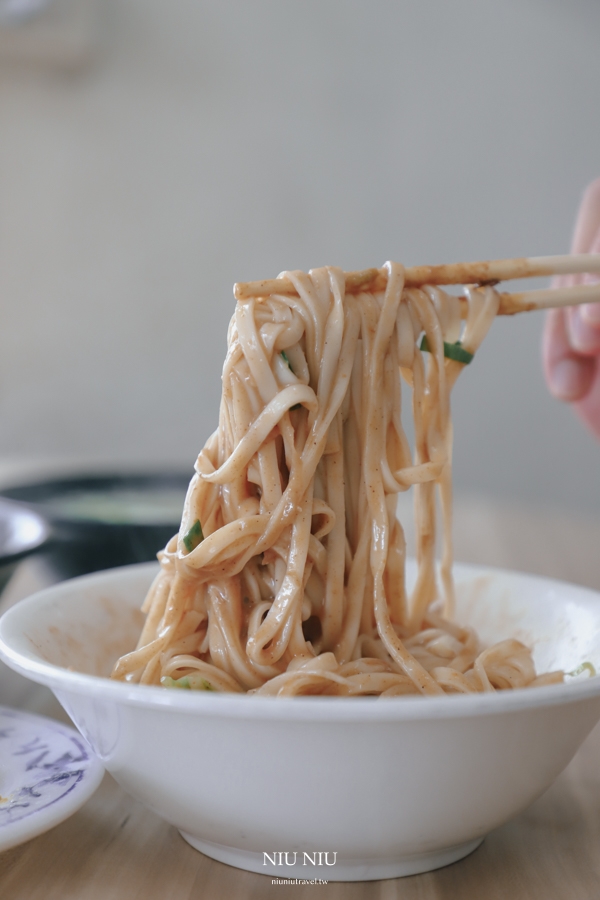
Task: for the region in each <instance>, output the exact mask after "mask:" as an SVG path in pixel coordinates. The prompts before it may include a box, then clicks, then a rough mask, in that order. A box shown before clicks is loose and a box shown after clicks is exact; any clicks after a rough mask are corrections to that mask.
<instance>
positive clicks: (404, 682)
mask: <svg viewBox="0 0 600 900" xmlns="http://www.w3.org/2000/svg"><path fill="white" fill-rule="evenodd" d="M387 273H388V280H387V287H386V289H385V291H378V292H368V291H364V292H362V293H357V294H352V293H347V294H346V292H345V282H344V275H343V273H342V272H341V271H340V270H339V269H335V268H322V269H316V270H313V271H311V272H310V273H309V274H304V273H301V272H291V273H286V277H287V278H289V279H290V280H291V281H292V283H293V285H294V287H295V289H296V291H297V293H298V296H297V297H290V296H286V295H283V294H271V295H269V296H266V297H261V298H258V299H248V300H244V301H239V302H238V305H237V309H236V312H235V314H234V316H233V319H232V321H231V324H230V327H229V333H228V352H227V357H226V360H225V365H224V369H223V395H222V401H221V411H220V417H219V427H218V429H217V431H216V432H215V433H214V434H213V435H212V436H211V437H210V438H209V439H208V441H207V443H206V445H205V447H204V449H203V450H202V451H201V453H200V455H199V457H198V460H197V462H196V474H195V475H194V477H193V478H192V481H191V483H190V486H189V489H188V493H187V497H186V501H185V507H184V513H183V519H182V523H181V529H180V532H179V535H178V536H175V537H173V538H172V539H171V541H169V543H168V544H167V547H166V548H165V550H164V551H163V552H162V553H161V554H159V558H160V562H161V568H160V572H159V574H158V576H157V577H156V579H155V581H154V583H153V585H152V587H151V589H150V591H149V593H148V596H147V598H146V600H145V602H144V606H143V609H144V611H145V612H146V613H147V619H146V624H145V627H144V629H143V632H142V635H141V637H140V640H139V643H138V646H137V648H136V649H135V650H134V651H133V652H131V653H128V654H127V655H125V656H123V657H121V659H120V660H119V661H118V662H117V664H116V666H115V669H114V672H113V678H116V679H121V680H127V681H133V682H139V683H142V684H160V683H163V684H166V685H171V686H179V687H191V688H197V689H204V690H214V691H238V692H239V691H249V692H254V693H258V694H269V695H279V696H282V695H297V694H334V695H348V696H350V695H352V696H356V695H365V694H375V695H381V696H383V697H387V696H396V695H400V694H415V693H422V694H441V693H444V692H450V693H457V692H458V693H472V692H477V691H494V690H503V689H507V688H517V687H524V686H527V685H531V684H536V683H537V681H536V674H535V670H534V666H533V662H532V659H531V654H530V651H529V650H528V649H527V648H526V647H525V646H524V645H523V644H521V643H519V642H518V641H515V640H509V641H502V642H501V643H498V644H496V645H494V646H492V647H490V648H487V649H482V648H481V647H480V646H479V642H478V639H477V636H476V635H475V633H474V632H473V630H472V629H470V628H462V627H460V626H458V625H456V624H455V623H454V622H453V621H452V616H453V609H454V587H453V580H452V541H451V505H452V485H451V465H452V426H451V419H450V392H451V389H452V387H453V385H454V383H455V381H456V379H457V377H458V375H459V374H460V371H461V369H462V368H464V362H461V361H459V360H458V359H457V358H448V355H449V354H448V352H447V348H448V346H449V345H453V346H454V347H455V348H456V347H460V348H462V350H461V352H462V353H463V355H464V357H465V359H466V360H468V358H469V354H473V353H475V351H476V350H477V348H478V347H479V345H480V344H481V342H482V341H483V339H484V337H485V335H486V333H487V331H488V329H489V327H490V325H491V323H492V321H493V319H494V317H495V315H496V312H497V309H498V303H499V298H498V294H497V293H496V291H495V290H494V289H493V288H492V287H473V288H467V289H466V294H467V301H468V302H467V305H468V311H467V317H466V323H465V326H464V331H463V333H462V337H461V330H462V323H461V308H460V302H459V299H458V298H457V297H453V296H450V295H448V294H446V293H444V292H443V291H442V290H441V289H439V288H434V287H423V288H404V270H403V268H402V266H400V265H398V264H396V263H388V264H387ZM421 335H424V340H423V341H421V342H420V341H419V339H420V337H421ZM455 355H456V354H455ZM450 356H452V354H450ZM402 380H404V381H405V382H406V383H407V384H408V385H409V386H410V387H411V388H412V413H413V420H414V435H415V437H414V453H413V452H411V449H410V446H409V442H408V440H407V437H406V435H405V432H404V429H403V426H402V421H401V406H402V384H401V382H402ZM410 487H414V494H415V527H416V542H417V543H416V557H417V578H416V582H415V585H414V588H413V589H412V591H411V592H410V594H408V593H407V590H406V584H405V555H406V544H405V538H404V531H403V529H402V526H401V524H400V522H399V521H398V520H397V518H396V500H397V494H398V493H399V492H401V491H405V490H407V489H409V488H410ZM438 500H439V507H440V512H441V526H442V527H441V532H442V540H443V549H442V558H441V565H440V571H439V578H438V576H437V574H436V558H435V557H436V534H437V527H438V521H437V520H438V509H437V507H438ZM562 679H563V676H562V673H550V674H549V675H545V676H542V677H541V679H539V681H540V683H550V682H553V681H562Z"/></svg>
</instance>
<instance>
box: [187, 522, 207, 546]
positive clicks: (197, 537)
mask: <svg viewBox="0 0 600 900" xmlns="http://www.w3.org/2000/svg"><path fill="white" fill-rule="evenodd" d="M203 540H204V535H203V534H202V525H201V524H200V519H196V521H195V522H194V524H193V525H192V527H191V528H190V530H189V531H188V533H187V534H186V535H185V536H184V538H183V543H184V544H185V547H186V550H187V552H188V553H191V552H192V550H195V549H196V547H197V546H198V544H200V543H201V542H202V541H203Z"/></svg>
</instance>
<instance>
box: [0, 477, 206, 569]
mask: <svg viewBox="0 0 600 900" xmlns="http://www.w3.org/2000/svg"><path fill="white" fill-rule="evenodd" d="M189 481H190V475H189V473H186V474H184V473H178V472H173V473H157V474H127V473H124V474H86V475H77V476H73V477H62V478H52V479H48V480H44V481H37V482H33V483H30V484H23V485H18V486H14V487H10V488H6V489H4V490H3V491H2V492H1V493H2V495H3V496H4V497H8V498H9V499H12V500H16V501H19V502H20V503H22V504H26V505H27V506H28V507H29V508H30V509H31V510H32V511H34V512H37V513H38V514H40V515H42V516H44V517H45V519H46V520H47V521H48V522H49V524H50V526H51V534H52V537H51V541H50V543H49V544H48V547H47V549H46V551H45V553H44V560H45V563H46V565H47V566H48V567H49V569H50V572H51V575H52V577H53V578H54V579H55V580H61V579H65V578H73V577H75V576H78V575H85V574H88V573H89V572H96V571H99V570H102V569H112V568H115V567H117V566H125V565H130V564H132V563H137V562H148V561H150V560H153V559H155V558H156V554H157V553H158V551H159V550H162V549H163V547H164V546H165V545H166V543H167V541H168V540H169V539H170V538H171V537H172V536H173V535H174V534H175V533H176V532H177V531H178V530H179V523H180V521H181V512H182V509H183V501H184V499H185V493H186V490H187V486H188V484H189Z"/></svg>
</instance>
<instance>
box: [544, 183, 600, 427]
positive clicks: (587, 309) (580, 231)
mask: <svg viewBox="0 0 600 900" xmlns="http://www.w3.org/2000/svg"><path fill="white" fill-rule="evenodd" d="M571 252H572V253H600V178H599V179H597V180H596V181H593V182H592V184H590V185H589V187H588V188H587V189H586V191H585V193H584V195H583V200H582V202H581V206H580V208H579V213H578V215H577V222H576V224H575V234H574V236H573V244H572V247H571ZM597 281H598V276H594V275H562V276H560V277H559V278H556V279H555V281H554V284H555V285H556V286H557V287H569V286H572V285H576V284H592V283H594V282H597ZM542 357H543V363H544V375H545V377H546V384H547V385H548V389H549V390H550V393H551V394H552V395H553V396H554V397H556V398H557V399H558V400H564V401H565V402H567V403H572V404H573V408H574V409H575V411H576V412H577V414H578V415H579V416H580V417H581V418H582V419H583V421H584V422H585V423H586V425H587V426H588V427H589V428H590V429H591V430H592V431H593V433H594V434H595V435H596V437H597V438H598V439H600V303H587V304H585V305H583V306H575V307H569V308H567V309H553V310H550V312H549V313H548V314H547V316H546V322H545V327H544V337H543V342H542Z"/></svg>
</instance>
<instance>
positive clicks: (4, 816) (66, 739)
mask: <svg viewBox="0 0 600 900" xmlns="http://www.w3.org/2000/svg"><path fill="white" fill-rule="evenodd" d="M103 774H104V768H103V767H102V765H101V763H100V762H99V761H98V759H97V758H96V757H95V756H94V754H93V753H92V751H91V750H90V748H89V746H88V744H87V743H86V741H85V740H84V739H83V738H82V737H81V735H80V734H78V732H77V731H75V730H74V729H73V728H69V727H68V726H67V725H63V724H62V723H61V722H55V721H53V720H52V719H46V718H43V717H42V716H36V715H33V714H32V713H26V712H22V711H21V710H18V709H10V708H9V707H7V706H0V851H2V850H8V849H9V848H10V847H16V846H17V844H22V843H23V842H24V841H28V840H30V839H31V838H34V837H37V835H39V834H43V832H44V831H48V829H50V828H53V827H54V826H55V825H58V824H59V823H60V822H64V820H65V819H68V818H69V816H71V815H73V813H74V812H77V810H78V809H79V808H80V807H81V806H83V804H84V803H85V802H86V800H88V799H89V798H90V797H91V796H92V794H93V793H94V791H95V790H96V788H97V787H98V786H99V784H100V782H101V781H102V776H103Z"/></svg>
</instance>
